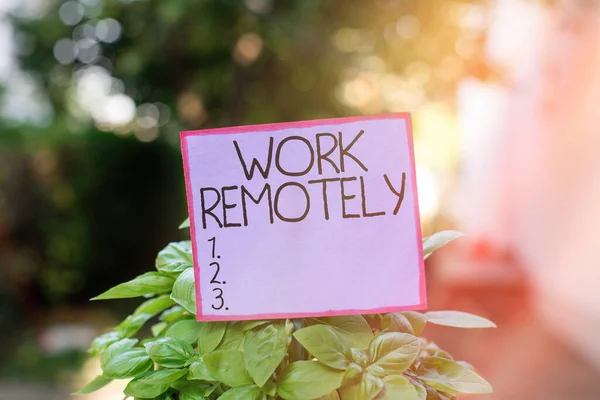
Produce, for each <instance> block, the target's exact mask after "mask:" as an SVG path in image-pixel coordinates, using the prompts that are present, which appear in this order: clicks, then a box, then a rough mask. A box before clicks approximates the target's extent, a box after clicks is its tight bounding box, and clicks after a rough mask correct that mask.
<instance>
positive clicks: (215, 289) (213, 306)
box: [212, 288, 225, 310]
mask: <svg viewBox="0 0 600 400" xmlns="http://www.w3.org/2000/svg"><path fill="white" fill-rule="evenodd" d="M217 290H218V291H219V295H218V296H216V297H215V300H217V299H219V300H221V304H219V306H218V307H215V305H214V304H213V305H212V308H214V309H215V310H220V309H221V308H223V305H225V300H223V291H222V290H221V288H214V289H213V290H212V291H213V292H215V291H217Z"/></svg>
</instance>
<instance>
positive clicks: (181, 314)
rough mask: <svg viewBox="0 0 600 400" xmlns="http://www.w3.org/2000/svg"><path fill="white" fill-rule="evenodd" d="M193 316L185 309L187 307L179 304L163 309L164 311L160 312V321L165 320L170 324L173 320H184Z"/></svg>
mask: <svg viewBox="0 0 600 400" xmlns="http://www.w3.org/2000/svg"><path fill="white" fill-rule="evenodd" d="M170 298H171V297H170V296H169V299H170ZM191 318H192V317H191V316H190V315H189V313H188V312H187V311H186V310H185V308H183V307H181V306H179V305H177V306H174V307H171V308H169V309H168V310H165V311H163V313H162V314H160V317H158V319H159V321H165V322H168V323H170V324H172V323H173V322H177V321H179V320H182V319H191Z"/></svg>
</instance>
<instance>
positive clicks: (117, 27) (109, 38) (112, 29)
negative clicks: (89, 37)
mask: <svg viewBox="0 0 600 400" xmlns="http://www.w3.org/2000/svg"><path fill="white" fill-rule="evenodd" d="M96 37H97V38H98V39H99V40H100V41H102V42H105V43H114V42H116V41H117V40H118V39H119V38H120V37H121V24H120V23H119V21H117V20H115V19H112V18H106V19H102V20H100V21H98V23H97V24H96Z"/></svg>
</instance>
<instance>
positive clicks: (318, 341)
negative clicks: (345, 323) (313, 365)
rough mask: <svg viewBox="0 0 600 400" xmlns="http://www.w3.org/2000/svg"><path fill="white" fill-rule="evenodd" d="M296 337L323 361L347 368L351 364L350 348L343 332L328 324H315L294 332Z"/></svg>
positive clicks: (332, 365) (340, 367) (337, 367)
mask: <svg viewBox="0 0 600 400" xmlns="http://www.w3.org/2000/svg"><path fill="white" fill-rule="evenodd" d="M294 337H295V338H296V340H297V341H298V342H300V344H301V345H302V346H304V348H305V349H306V350H308V352H309V353H310V354H312V355H314V356H315V357H316V358H317V360H319V361H320V362H321V363H323V364H325V365H327V366H329V367H331V368H335V369H341V370H345V369H346V367H348V364H350V361H351V359H349V357H348V356H349V353H350V349H349V348H348V345H347V344H346V343H345V341H344V338H343V337H342V335H341V334H339V333H337V331H336V330H335V328H332V327H330V326H327V325H313V326H309V327H307V328H302V329H300V330H298V331H296V332H295V333H294Z"/></svg>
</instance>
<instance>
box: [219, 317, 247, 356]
mask: <svg viewBox="0 0 600 400" xmlns="http://www.w3.org/2000/svg"><path fill="white" fill-rule="evenodd" d="M244 334H245V332H244V326H243V324H240V323H239V322H229V323H227V329H226V330H225V334H224V335H223V340H221V343H220V344H219V346H218V349H219V350H242V345H243V342H244Z"/></svg>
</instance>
